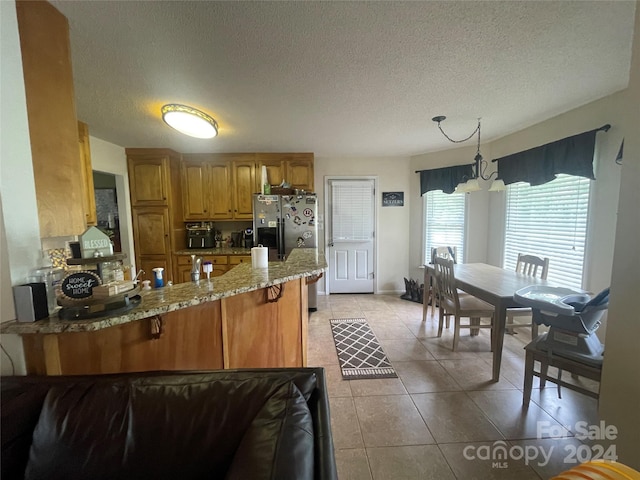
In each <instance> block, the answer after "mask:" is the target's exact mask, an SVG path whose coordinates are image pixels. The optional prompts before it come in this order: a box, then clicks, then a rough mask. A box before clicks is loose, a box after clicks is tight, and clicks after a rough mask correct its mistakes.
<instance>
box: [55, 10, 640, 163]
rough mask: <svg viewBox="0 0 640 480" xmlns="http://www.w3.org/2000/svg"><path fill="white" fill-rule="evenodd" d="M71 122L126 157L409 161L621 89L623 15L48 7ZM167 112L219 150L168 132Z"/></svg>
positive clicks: (625, 58) (627, 43)
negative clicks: (196, 126)
mask: <svg viewBox="0 0 640 480" xmlns="http://www.w3.org/2000/svg"><path fill="white" fill-rule="evenodd" d="M51 3H53V4H54V5H55V6H56V7H57V8H58V9H59V10H60V11H61V12H62V13H63V14H64V15H66V16H67V18H68V19H69V24H70V28H71V49H72V61H73V69H74V79H75V91H76V101H77V110H78V118H79V119H80V120H82V121H84V122H86V123H88V124H89V128H90V132H91V134H92V135H93V136H95V137H98V138H101V139H103V140H106V141H109V142H112V143H115V144H117V145H121V146H124V147H170V148H174V149H176V150H178V151H180V152H184V153H187V152H231V151H238V152H239V151H265V152H268V151H310V152H315V154H316V156H396V155H416V154H421V153H425V152H428V151H434V150H440V149H443V148H449V147H451V146H452V145H451V144H449V143H448V142H447V140H445V139H444V138H443V137H442V135H441V134H440V133H439V132H438V130H437V128H436V125H435V124H434V123H433V122H432V121H431V117H433V116H435V115H439V114H441V115H446V116H447V117H448V118H447V120H446V122H445V123H444V124H443V127H444V128H445V131H447V133H448V134H449V135H450V136H453V137H463V136H467V135H468V134H469V133H471V131H473V129H474V128H475V125H476V118H477V117H482V134H483V140H489V139H492V138H497V137H500V136H503V135H506V134H508V133H511V132H514V131H517V130H519V129H522V128H524V127H527V126H529V125H532V124H534V123H537V122H539V121H542V120H545V119H547V118H550V117H552V116H555V115H557V114H559V113H562V112H565V111H567V110H570V109H572V108H575V107H577V106H580V105H583V104H585V103H588V102H590V101H592V100H595V99H598V98H601V97H603V96H606V95H608V94H611V93H613V92H616V91H618V90H622V89H624V88H626V86H627V82H628V77H629V68H630V57H631V41H632V33H633V19H634V9H635V2H633V1H599V2H591V1H589V2H586V1H580V2H572V1H544V2H542V1H508V2H499V1H489V2H484V1H465V2H462V1H446V2H437V1H422V2H398V1H391V2H377V1H368V2H338V1H335V2H319V1H297V2H240V1H225V2H212V1H178V2H171V1H152V2H142V1H114V0H109V1H59V0H53V1H52V2H51ZM165 103H185V104H188V105H191V106H194V107H197V108H200V109H202V110H204V111H206V112H207V113H209V114H210V115H212V116H213V117H214V118H216V120H217V121H218V123H219V125H220V134H219V135H218V137H217V138H214V139H209V140H199V139H191V138H189V137H185V136H183V135H181V134H179V133H177V132H174V131H173V130H171V129H170V128H169V127H167V126H166V125H165V124H164V123H163V122H162V120H161V118H160V114H159V109H160V106H161V105H163V104H165Z"/></svg>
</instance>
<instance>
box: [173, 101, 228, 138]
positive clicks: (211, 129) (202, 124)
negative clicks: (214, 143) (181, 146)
mask: <svg viewBox="0 0 640 480" xmlns="http://www.w3.org/2000/svg"><path fill="white" fill-rule="evenodd" d="M161 112H162V119H163V120H164V121H165V123H166V124H167V125H169V126H170V127H172V128H175V129H176V130H178V131H179V132H181V133H184V134H185V135H189V136H191V137H196V138H213V137H215V136H216V135H218V122H216V121H215V120H214V119H213V118H212V117H210V116H209V115H207V114H206V113H204V112H201V111H200V110H196V109H195V108H192V107H188V106H187V105H180V104H178V103H169V104H167V105H164V106H163V107H162V109H161Z"/></svg>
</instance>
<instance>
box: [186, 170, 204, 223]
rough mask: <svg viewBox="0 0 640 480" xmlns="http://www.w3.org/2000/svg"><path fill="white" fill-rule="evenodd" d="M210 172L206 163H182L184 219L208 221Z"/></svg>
mask: <svg viewBox="0 0 640 480" xmlns="http://www.w3.org/2000/svg"><path fill="white" fill-rule="evenodd" d="M209 189H210V186H209V171H208V166H207V164H206V163H205V162H201V161H192V160H186V159H185V160H184V161H183V162H182V206H183V209H184V219H185V220H186V221H190V220H206V219H208V218H209V217H210V212H209V194H208V193H209V192H208V191H209Z"/></svg>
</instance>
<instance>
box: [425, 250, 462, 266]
mask: <svg viewBox="0 0 640 480" xmlns="http://www.w3.org/2000/svg"><path fill="white" fill-rule="evenodd" d="M436 257H441V258H449V259H451V260H453V263H457V257H458V251H457V249H456V247H455V246H454V247H448V246H447V247H433V248H432V249H431V263H434V259H435V258H436Z"/></svg>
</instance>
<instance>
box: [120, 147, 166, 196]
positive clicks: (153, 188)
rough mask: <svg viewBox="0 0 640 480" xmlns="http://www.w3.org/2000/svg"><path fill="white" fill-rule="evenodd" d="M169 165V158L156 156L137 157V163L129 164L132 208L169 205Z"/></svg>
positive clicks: (131, 162)
mask: <svg viewBox="0 0 640 480" xmlns="http://www.w3.org/2000/svg"><path fill="white" fill-rule="evenodd" d="M129 158H134V157H129ZM168 163H169V161H168V157H164V156H156V155H151V156H147V155H144V156H140V157H135V161H130V162H129V165H128V167H129V189H130V191H131V206H132V207H157V206H164V207H167V206H168V205H169V189H170V185H169V183H170V182H169V178H168V177H169V175H170V174H169V172H168V169H169V165H168Z"/></svg>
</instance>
